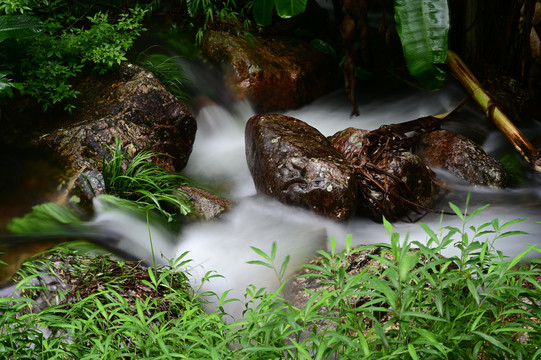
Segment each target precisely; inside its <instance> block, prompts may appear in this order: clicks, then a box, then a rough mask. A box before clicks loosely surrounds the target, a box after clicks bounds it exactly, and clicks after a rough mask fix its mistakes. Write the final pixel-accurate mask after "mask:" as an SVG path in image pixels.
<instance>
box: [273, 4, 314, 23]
mask: <svg viewBox="0 0 541 360" xmlns="http://www.w3.org/2000/svg"><path fill="white" fill-rule="evenodd" d="M306 1H307V0H274V4H275V5H276V12H277V13H278V15H279V16H280V17H281V18H284V19H287V18H290V17H292V16H295V15H298V14H300V13H302V12H304V9H306Z"/></svg>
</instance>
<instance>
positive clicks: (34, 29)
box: [0, 15, 43, 42]
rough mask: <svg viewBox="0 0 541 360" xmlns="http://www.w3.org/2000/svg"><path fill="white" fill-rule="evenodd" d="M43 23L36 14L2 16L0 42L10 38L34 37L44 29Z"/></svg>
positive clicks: (0, 19)
mask: <svg viewBox="0 0 541 360" xmlns="http://www.w3.org/2000/svg"><path fill="white" fill-rule="evenodd" d="M42 27H43V23H42V22H41V20H40V19H39V18H37V17H35V16H28V15H2V16H0V42H1V41H4V40H5V39H8V38H14V39H22V38H27V37H32V36H35V35H37V34H39V33H40V32H41V31H42Z"/></svg>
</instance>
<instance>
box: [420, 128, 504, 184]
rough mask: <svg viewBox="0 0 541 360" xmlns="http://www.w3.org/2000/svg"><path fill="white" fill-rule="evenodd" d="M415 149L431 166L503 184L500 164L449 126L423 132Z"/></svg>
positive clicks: (466, 177)
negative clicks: (444, 128) (450, 129)
mask: <svg viewBox="0 0 541 360" xmlns="http://www.w3.org/2000/svg"><path fill="white" fill-rule="evenodd" d="M415 153H416V154H417V155H419V156H420V157H421V158H422V159H423V160H424V161H425V162H426V163H427V164H428V165H429V166H430V167H433V168H440V169H445V170H447V171H449V172H451V173H453V174H455V175H456V176H458V177H459V178H461V179H464V180H466V181H467V182H468V183H470V184H475V185H486V186H491V187H505V185H506V184H507V181H508V175H507V172H506V170H505V168H504V167H503V165H502V164H501V163H500V162H499V161H498V160H496V159H494V158H493V157H492V156H490V155H488V154H487V153H486V152H485V151H484V150H483V148H482V147H481V146H479V145H477V144H476V143H474V142H473V141H471V140H470V139H468V138H467V137H465V136H463V135H460V134H457V133H454V132H452V131H449V130H435V131H431V132H428V133H424V134H422V135H421V136H420V138H419V141H418V142H417V146H416V151H415Z"/></svg>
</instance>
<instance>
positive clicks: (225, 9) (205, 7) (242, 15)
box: [180, 0, 251, 44]
mask: <svg viewBox="0 0 541 360" xmlns="http://www.w3.org/2000/svg"><path fill="white" fill-rule="evenodd" d="M180 1H181V2H182V3H185V4H186V8H187V10H188V14H189V15H190V16H191V17H192V18H194V19H198V20H197V22H200V23H201V24H199V25H197V26H198V29H197V33H196V36H195V38H196V42H197V43H198V44H201V42H202V41H203V33H204V31H205V30H206V29H208V27H209V26H210V25H211V24H212V23H214V22H215V19H217V20H218V19H219V20H220V21H221V22H223V23H241V22H243V26H244V28H245V30H247V29H248V28H249V27H250V26H251V25H250V24H251V23H250V20H249V19H248V16H247V15H248V14H247V12H248V10H249V8H250V6H251V5H250V3H249V2H248V3H243V4H242V6H237V3H236V2H235V0H225V1H213V0H180Z"/></svg>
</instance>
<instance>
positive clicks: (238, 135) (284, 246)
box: [95, 84, 541, 317]
mask: <svg viewBox="0 0 541 360" xmlns="http://www.w3.org/2000/svg"><path fill="white" fill-rule="evenodd" d="M465 97H466V95H465V93H464V92H463V91H462V89H461V88H460V87H459V86H457V85H456V84H451V85H448V86H447V87H446V88H444V89H443V90H442V91H440V92H434V93H427V92H415V91H412V90H411V89H410V90H409V91H408V92H395V93H391V94H386V93H384V92H373V93H370V92H366V93H365V94H361V95H360V113H361V115H360V116H359V117H355V118H350V116H349V113H350V105H349V103H348V102H347V100H346V98H345V96H344V94H343V93H342V92H341V91H337V92H335V93H332V94H329V95H328V96H325V97H323V98H321V99H319V100H317V101H315V102H314V103H313V104H311V105H307V106H305V107H303V108H301V109H298V110H292V111H289V112H287V113H286V114H287V115H290V116H293V117H296V118H298V119H301V120H303V121H305V122H307V123H308V124H310V125H312V126H313V127H315V128H316V129H318V130H319V131H321V132H322V133H323V134H324V135H327V136H328V135H332V134H334V133H335V132H336V131H339V130H342V129H344V128H346V127H349V126H353V127H358V128H364V129H375V128H377V127H379V126H381V125H383V124H390V123H398V122H404V121H409V120H413V119H416V118H419V117H422V116H427V115H436V114H441V113H446V112H449V111H451V110H452V109H453V108H454V107H455V106H456V105H458V104H459V103H460V102H461V101H462V100H463V99H464V98H465ZM206 103H207V105H206V106H204V107H202V108H200V109H199V111H198V112H197V114H195V115H196V118H197V122H198V132H197V136H196V140H195V144H194V148H193V152H192V154H191V156H190V160H189V163H188V166H187V167H186V169H185V170H184V171H183V174H185V175H186V176H187V177H189V178H190V179H193V180H195V181H199V182H202V183H205V184H208V185H209V184H210V185H214V186H216V187H218V188H220V189H222V190H223V191H224V192H225V196H226V197H229V198H230V199H232V200H233V201H234V206H233V208H232V209H231V210H230V211H229V212H228V213H226V214H225V215H224V216H223V217H222V218H221V219H219V220H216V221H211V222H198V223H191V224H188V225H186V226H185V227H184V228H183V230H182V232H181V233H180V235H179V236H178V237H177V238H173V237H172V235H170V234H168V233H167V232H165V231H163V230H160V229H154V228H152V229H151V232H152V239H153V245H154V250H155V253H156V254H163V256H164V258H160V255H158V258H159V259H158V260H159V261H160V262H162V263H164V262H166V260H165V258H172V257H175V256H179V255H181V254H183V253H185V252H189V254H188V255H187V257H189V258H191V259H193V261H192V262H191V263H190V264H189V266H188V267H187V269H186V270H188V271H189V272H190V274H191V276H192V278H193V286H194V288H195V289H198V290H199V291H212V292H214V293H216V294H217V295H218V296H220V295H221V294H222V293H223V292H224V291H227V290H231V291H230V293H229V297H230V298H237V299H242V298H243V295H244V290H245V288H246V287H247V286H249V285H250V284H254V285H255V286H257V287H265V288H267V289H269V290H273V289H276V288H277V286H278V282H277V278H276V275H275V273H274V272H273V271H272V270H271V269H269V268H266V267H263V266H260V265H252V264H248V263H247V262H248V261H250V260H262V259H261V258H260V257H259V256H258V255H257V254H256V253H255V252H254V251H253V250H252V249H251V248H250V247H251V246H254V247H257V248H259V249H261V250H263V251H265V252H267V253H270V249H271V246H272V243H273V242H276V243H277V247H278V254H277V258H276V262H275V263H276V266H277V267H278V268H279V267H280V265H281V263H282V261H283V259H284V258H285V256H286V255H290V256H291V260H290V268H289V269H290V270H289V272H288V273H289V274H290V273H292V272H293V271H295V270H296V268H297V267H296V266H297V265H299V264H302V263H306V262H307V261H308V260H309V259H310V258H311V257H312V256H313V255H314V253H315V252H316V251H317V250H319V249H325V250H326V249H328V246H329V237H330V236H333V237H334V238H335V239H336V242H337V246H338V247H339V248H343V247H344V241H345V238H346V236H347V235H348V234H352V236H353V242H354V244H355V245H358V244H375V243H380V242H386V241H387V239H388V235H387V234H386V231H385V229H384V227H383V225H382V224H378V223H375V222H373V221H372V220H370V219H365V218H360V217H354V218H352V219H350V220H348V221H346V222H343V223H336V222H333V221H331V220H328V219H325V218H323V217H321V216H318V215H315V214H313V213H311V212H309V211H306V210H303V209H299V208H296V207H292V206H287V205H283V204H281V203H279V202H277V201H275V200H273V199H269V198H266V197H263V196H260V195H257V194H256V191H255V187H254V184H253V182H252V179H251V176H250V173H249V170H248V167H247V164H246V158H245V150H244V126H245V123H246V121H247V120H248V119H249V118H250V116H252V115H254V112H253V110H252V108H251V107H250V105H249V104H247V103H243V102H239V103H234V104H232V105H231V106H229V107H228V108H226V107H224V106H219V105H217V104H214V103H212V102H211V101H207V102H206ZM485 121H486V120H484V118H483V115H482V114H481V112H480V111H478V110H477V109H476V107H475V105H474V104H471V105H468V106H466V107H465V108H464V109H462V110H461V111H460V115H459V116H458V117H457V120H456V121H454V122H452V123H450V124H449V125H448V126H447V127H450V128H453V129H455V130H457V131H460V132H462V133H466V134H468V135H470V136H471V137H475V138H476V140H481V141H483V139H484V143H483V145H484V146H485V148H486V149H488V150H489V151H491V152H498V151H500V150H502V149H507V148H508V145H507V144H506V143H505V141H504V140H502V139H500V138H499V135H497V134H496V135H493V134H492V133H487V132H486V131H485V130H482V129H485V128H487V127H488V125H487V124H486V122H485ZM442 176H444V177H445V178H446V179H447V178H449V175H448V174H442ZM536 177H537V176H536V174H533V175H532V176H531V179H530V180H529V182H528V183H527V184H526V185H524V186H521V187H520V188H514V189H504V190H501V189H489V188H484V187H469V186H467V185H464V184H461V183H460V182H458V181H456V180H455V179H452V177H451V178H449V179H450V180H451V182H452V183H453V185H454V190H453V191H452V192H451V193H450V194H448V195H446V196H445V197H444V198H442V199H441V201H440V202H439V203H438V204H437V205H435V207H434V208H436V209H440V210H445V211H449V210H450V209H449V207H448V206H447V202H448V201H452V202H453V203H455V204H457V205H458V206H460V207H461V208H463V206H464V202H465V199H466V196H467V193H468V191H469V190H471V191H472V195H471V202H470V209H471V210H473V209H475V208H477V207H479V206H481V205H484V204H487V203H490V204H492V205H491V206H490V207H489V208H488V209H487V210H485V211H484V212H482V213H481V214H480V215H479V216H477V217H475V218H474V220H473V221H472V223H471V224H468V226H470V225H476V226H478V225H479V224H482V223H484V222H487V221H491V220H492V219H494V218H499V219H500V223H502V222H505V221H509V220H512V219H515V218H529V219H530V220H528V221H525V222H522V223H520V224H518V225H515V226H512V227H510V228H507V229H506V230H505V231H509V230H522V231H527V232H530V233H531V234H530V235H522V236H520V237H506V238H503V239H500V240H498V241H496V242H495V244H494V245H495V247H496V248H497V249H499V250H502V251H503V252H504V253H505V254H506V255H508V256H515V255H517V254H518V253H520V252H522V251H523V250H525V249H526V247H525V245H527V244H531V245H537V246H540V247H541V236H540V234H541V225H539V224H536V223H535V221H536V220H541V211H540V210H541V207H540V206H539V202H540V191H539V190H538V189H537V187H536V184H537V180H536ZM449 179H448V180H449ZM119 216H120V217H124V218H122V219H118V217H119ZM125 216H126V215H122V214H118V213H116V212H110V211H109V212H102V213H101V214H100V215H98V217H97V218H96V220H95V221H96V222H97V223H99V224H100V225H101V226H105V227H108V228H115V227H116V226H117V225H115V222H116V223H118V222H120V223H122V224H124V225H123V228H122V229H121V231H118V232H119V233H121V234H123V236H124V238H129V240H128V241H132V242H133V243H134V244H138V245H134V246H133V247H131V248H130V249H129V250H128V252H129V251H130V250H131V251H132V252H136V253H137V255H139V254H141V257H143V256H145V258H146V259H147V261H148V260H149V256H150V252H149V245H148V244H149V241H148V238H149V236H148V230H147V229H146V223H144V222H140V221H139V223H138V224H136V223H137V222H138V220H134V219H129V218H126V217H125ZM112 217H114V218H116V219H111V218H112ZM440 220H441V221H442V222H443V225H444V226H455V227H459V228H462V223H461V221H460V219H459V218H458V217H456V216H450V215H444V216H441V215H439V214H428V215H426V216H425V217H424V218H423V219H422V221H423V222H424V223H426V224H428V225H429V226H430V227H431V228H432V229H433V230H434V231H435V232H438V229H439V228H440ZM394 229H395V231H396V232H398V233H400V234H402V235H403V237H404V236H405V235H406V234H409V239H410V240H418V241H421V242H425V241H426V240H427V235H426V234H425V232H424V231H423V230H422V228H421V227H420V225H419V224H418V223H396V224H394ZM117 230H119V229H117ZM145 252H146V254H145ZM455 253H456V252H455V249H454V248H453V247H451V248H449V249H447V251H446V252H444V255H447V256H449V255H452V254H455ZM532 255H535V254H532ZM209 271H211V272H215V273H217V274H220V275H222V276H223V277H222V278H213V279H212V280H210V281H208V282H205V283H203V284H202V285H201V281H200V279H201V278H203V276H204V275H205V274H207V273H208V272H209ZM209 300H211V301H212V300H213V298H209ZM215 300H216V299H214V302H213V303H211V304H210V305H209V309H210V310H212V309H213V306H215V304H216V301H215ZM243 307H244V305H243V304H242V303H240V302H239V303H230V304H228V306H227V307H226V310H227V311H228V312H229V313H231V314H233V316H235V317H238V316H240V314H241V312H242V309H243Z"/></svg>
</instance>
